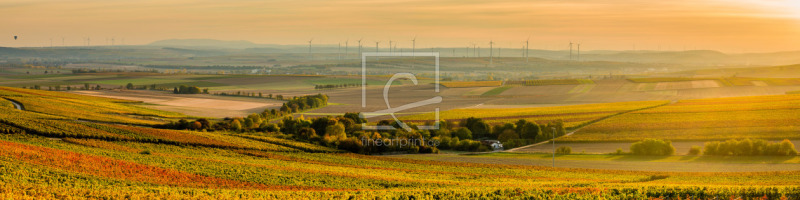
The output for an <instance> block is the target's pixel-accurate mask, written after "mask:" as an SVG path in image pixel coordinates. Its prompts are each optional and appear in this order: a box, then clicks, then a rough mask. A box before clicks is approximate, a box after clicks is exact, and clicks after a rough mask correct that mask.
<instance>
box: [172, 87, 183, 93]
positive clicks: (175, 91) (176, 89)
mask: <svg viewBox="0 0 800 200" xmlns="http://www.w3.org/2000/svg"><path fill="white" fill-rule="evenodd" d="M180 92H181V91H178V87H175V88H174V89H173V90H172V93H174V94H180Z"/></svg>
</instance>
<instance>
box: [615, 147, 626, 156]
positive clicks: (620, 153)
mask: <svg viewBox="0 0 800 200" xmlns="http://www.w3.org/2000/svg"><path fill="white" fill-rule="evenodd" d="M614 154H616V155H622V154H625V151H623V150H622V148H618V149H617V152H614Z"/></svg>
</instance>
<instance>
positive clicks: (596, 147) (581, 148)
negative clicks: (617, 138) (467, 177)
mask: <svg viewBox="0 0 800 200" xmlns="http://www.w3.org/2000/svg"><path fill="white" fill-rule="evenodd" d="M770 141H771V142H780V140H770ZM791 141H792V143H793V144H800V140H791ZM704 144H705V142H704V141H673V142H672V146H673V147H675V154H674V155H687V154H688V153H689V149H690V148H692V146H699V147H702V146H703V145H704ZM560 146H567V147H570V148H571V149H572V152H575V153H578V154H613V153H615V152H616V151H617V149H622V150H623V151H630V147H631V142H561V141H559V142H556V147H560ZM514 152H517V153H552V152H553V147H552V146H551V144H549V143H548V144H542V145H538V146H532V147H528V148H524V149H518V150H516V151H514Z"/></svg>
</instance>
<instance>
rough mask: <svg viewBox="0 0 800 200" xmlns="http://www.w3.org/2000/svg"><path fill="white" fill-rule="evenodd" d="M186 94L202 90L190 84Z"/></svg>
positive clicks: (198, 92)
mask: <svg viewBox="0 0 800 200" xmlns="http://www.w3.org/2000/svg"><path fill="white" fill-rule="evenodd" d="M188 90H189V91H187V94H200V93H201V92H202V91H201V90H200V88H199V87H197V86H191V87H189V88H188Z"/></svg>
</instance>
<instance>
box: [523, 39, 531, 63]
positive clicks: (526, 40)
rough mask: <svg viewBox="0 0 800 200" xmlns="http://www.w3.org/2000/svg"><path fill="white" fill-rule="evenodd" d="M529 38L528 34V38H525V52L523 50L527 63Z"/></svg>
mask: <svg viewBox="0 0 800 200" xmlns="http://www.w3.org/2000/svg"><path fill="white" fill-rule="evenodd" d="M530 40H531V36H528V38H527V39H525V52H524V54H525V63H528V45H529V43H528V42H529V41H530Z"/></svg>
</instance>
